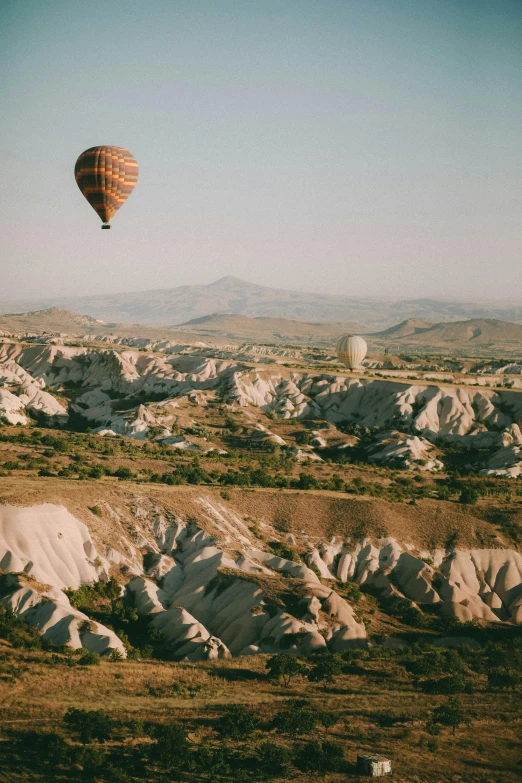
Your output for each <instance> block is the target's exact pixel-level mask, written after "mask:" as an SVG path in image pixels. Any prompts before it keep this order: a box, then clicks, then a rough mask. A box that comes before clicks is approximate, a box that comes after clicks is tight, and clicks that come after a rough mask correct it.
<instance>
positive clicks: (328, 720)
mask: <svg viewBox="0 0 522 783" xmlns="http://www.w3.org/2000/svg"><path fill="white" fill-rule="evenodd" d="M316 714H317V720H318V721H319V723H320V724H321V726H322V727H323V728H324V730H325V731H328V730H329V729H331V728H332V727H333V726H336V725H337V724H338V723H339V721H340V720H341V716H340V714H339V713H338V712H329V711H328V710H318V712H317V713H316Z"/></svg>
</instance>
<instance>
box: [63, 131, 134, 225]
mask: <svg viewBox="0 0 522 783" xmlns="http://www.w3.org/2000/svg"><path fill="white" fill-rule="evenodd" d="M74 176H75V178H76V184H77V185H78V187H79V188H80V190H81V192H82V193H83V195H84V196H85V198H86V199H87V201H88V202H89V204H90V205H91V207H92V208H93V209H94V211H95V212H96V213H97V214H98V217H99V218H100V219H101V220H102V222H103V225H102V228H110V225H109V220H110V219H111V218H112V216H113V215H114V213H115V212H116V211H117V210H118V209H119V208H120V207H121V205H122V204H124V203H125V202H126V201H127V199H128V197H129V196H130V194H131V193H132V191H133V190H134V186H135V185H136V182H137V181H138V164H137V163H136V160H135V159H134V157H133V156H132V155H131V153H130V152H129V151H128V150H125V149H123V147H108V146H105V145H103V146H101V147H90V148H89V149H88V150H85V152H82V154H81V155H80V157H79V158H78V160H77V161H76V166H75V167H74Z"/></svg>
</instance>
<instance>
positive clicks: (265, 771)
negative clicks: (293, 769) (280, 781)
mask: <svg viewBox="0 0 522 783" xmlns="http://www.w3.org/2000/svg"><path fill="white" fill-rule="evenodd" d="M256 755H257V760H258V762H259V770H260V772H261V774H262V775H263V776H264V777H267V778H276V777H277V778H279V777H284V776H285V775H286V771H287V768H288V765H289V764H290V759H291V754H290V752H289V751H288V750H287V749H286V748H284V747H282V746H281V745H276V743H275V742H268V741H267V742H263V743H261V745H259V746H258V748H257V754H256Z"/></svg>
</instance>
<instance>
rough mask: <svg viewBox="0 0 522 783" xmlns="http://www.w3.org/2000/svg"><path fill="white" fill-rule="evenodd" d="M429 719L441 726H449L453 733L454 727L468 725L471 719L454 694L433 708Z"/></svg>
mask: <svg viewBox="0 0 522 783" xmlns="http://www.w3.org/2000/svg"><path fill="white" fill-rule="evenodd" d="M431 721H432V723H434V724H440V725H441V726H450V727H451V728H452V730H453V734H455V731H456V729H458V727H459V726H461V725H462V724H464V725H466V726H469V724H470V723H471V720H470V718H469V715H468V713H467V712H466V710H465V709H464V707H463V706H462V704H461V703H460V701H459V699H457V697H456V696H453V697H452V698H451V699H448V701H447V702H446V703H445V704H441V705H440V707H436V708H435V709H434V710H433V714H432V717H431Z"/></svg>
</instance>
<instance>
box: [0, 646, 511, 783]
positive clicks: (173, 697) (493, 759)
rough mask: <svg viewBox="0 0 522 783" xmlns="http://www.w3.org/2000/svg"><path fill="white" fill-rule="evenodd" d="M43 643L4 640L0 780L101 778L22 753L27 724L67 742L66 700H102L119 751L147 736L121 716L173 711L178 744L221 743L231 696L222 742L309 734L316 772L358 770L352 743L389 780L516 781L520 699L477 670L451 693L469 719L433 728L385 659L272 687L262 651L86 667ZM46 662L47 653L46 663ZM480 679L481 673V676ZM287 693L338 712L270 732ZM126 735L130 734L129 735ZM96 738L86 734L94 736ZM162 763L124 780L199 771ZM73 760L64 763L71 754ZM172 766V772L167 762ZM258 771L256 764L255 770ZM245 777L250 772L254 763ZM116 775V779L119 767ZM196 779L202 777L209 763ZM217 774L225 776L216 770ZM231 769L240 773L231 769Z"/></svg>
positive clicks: (430, 702)
mask: <svg viewBox="0 0 522 783" xmlns="http://www.w3.org/2000/svg"><path fill="white" fill-rule="evenodd" d="M58 657H59V656H56V655H55V656H54V658H53V656H52V654H51V653H46V652H24V651H14V650H9V651H7V650H5V651H4V652H3V653H2V660H1V662H0V667H1V668H0V672H1V675H0V676H1V680H0V758H1V759H2V762H1V772H0V781H2V783H4V782H5V783H8V781H9V783H18V781H20V783H21V782H22V781H24V783H25V781H47V780H54V779H56V780H63V781H71V780H83V779H93V780H99V781H107V783H110V781H111V780H113V778H112V777H110V776H109V777H106V776H105V775H104V772H103V767H102V768H101V769H100V770H98V771H97V772H96V773H95V774H94V775H93V776H91V778H89V777H88V774H87V773H86V772H85V770H84V769H82V767H81V765H78V764H77V765H76V768H71V769H64V768H61V769H60V770H59V772H52V771H50V770H51V764H50V762H48V761H45V760H43V759H41V758H40V759H38V758H35V757H34V754H33V753H32V751H31V742H34V736H33V734H32V733H33V732H38V733H51V732H58V733H60V734H63V736H65V737H66V738H67V742H69V743H72V744H75V743H77V739H75V737H74V736H73V737H71V734H70V732H68V731H66V727H65V725H64V722H63V716H64V714H65V712H66V710H67V709H68V708H69V707H72V706H73V707H76V708H82V709H86V710H98V709H102V710H105V711H107V712H108V713H109V714H110V715H111V716H112V717H113V718H114V719H116V720H117V721H118V722H121V723H120V729H119V730H117V731H116V732H115V737H114V738H112V739H111V740H110V741H108V742H107V743H104V744H103V746H101V745H100V747H103V748H104V750H105V752H106V753H107V755H109V754H110V753H111V752H114V750H115V748H121V746H123V748H124V749H127V750H130V749H131V748H136V747H139V746H140V745H146V744H147V742H148V743H149V744H150V740H149V739H148V738H147V737H140V736H139V734H140V730H139V727H138V730H137V735H138V736H136V729H135V728H134V729H133V732H131V730H130V728H129V727H130V726H134V724H133V723H132V722H133V721H138V722H139V721H155V722H158V723H162V724H163V723H172V722H180V723H181V724H182V725H183V726H184V728H185V729H186V731H187V733H188V741H189V747H190V750H191V751H193V752H196V753H197V751H198V748H201V747H205V748H208V747H212V746H216V745H219V744H222V743H223V740H222V739H221V737H220V735H219V734H218V733H217V731H216V725H217V723H216V722H217V721H218V719H219V718H220V716H222V715H223V712H224V710H225V709H226V707H227V706H230V705H232V704H241V705H244V706H245V707H247V708H249V709H251V710H253V711H254V712H255V713H256V714H257V715H258V717H259V718H260V720H261V722H260V724H259V727H258V729H257V730H256V731H255V732H254V734H253V735H252V736H251V737H249V739H248V740H247V741H245V742H237V741H234V740H230V741H229V742H228V743H227V745H228V747H229V752H230V753H231V754H232V755H233V754H234V753H243V754H244V755H245V754H246V755H247V756H248V754H253V755H255V752H256V748H258V747H259V744H260V743H261V742H262V741H266V740H270V741H272V742H274V743H276V744H278V745H282V746H287V747H290V748H291V749H292V750H294V751H295V750H296V748H298V747H299V746H301V745H303V743H305V742H306V741H309V740H310V739H313V740H317V739H319V740H322V739H323V738H325V737H327V738H328V740H330V741H332V742H334V743H336V744H338V745H339V746H340V747H341V748H342V751H343V755H344V759H345V762H346V763H345V768H344V770H343V772H342V773H327V774H325V776H324V780H327V781H329V783H340V781H341V780H354V781H357V780H358V779H359V778H358V777H357V775H356V774H355V770H354V762H355V760H356V756H357V753H358V752H379V753H382V754H385V755H387V756H388V757H389V758H391V760H392V763H393V769H394V776H393V779H394V780H397V781H402V782H403V783H406V782H407V783H455V782H456V781H462V782H464V781H466V783H512V782H513V783H515V781H518V780H520V772H521V769H522V767H521V762H522V744H521V741H520V740H521V730H522V708H521V701H520V693H517V692H515V691H513V692H503V693H494V692H490V691H487V690H484V687H485V686H484V681H485V678H481V677H477V678H476V687H477V689H478V690H477V692H475V693H472V694H464V695H462V696H461V697H460V699H461V702H462V704H463V706H464V707H465V709H466V711H467V712H468V714H469V716H470V720H471V723H470V725H469V726H461V727H459V728H458V729H457V730H456V732H455V734H454V735H453V734H452V732H451V729H449V728H442V729H441V731H440V734H438V736H435V737H434V736H432V735H430V734H429V733H427V731H426V725H427V721H428V719H429V717H430V715H431V713H432V711H433V709H434V708H435V707H437V706H438V705H440V704H441V703H443V702H444V701H445V700H446V699H445V697H443V696H431V695H426V694H425V693H422V692H420V691H419V689H418V688H417V687H415V685H414V684H413V680H412V677H411V676H410V675H408V674H407V672H406V671H405V669H404V668H403V667H402V666H401V665H400V664H399V663H398V659H397V660H396V659H395V658H391V659H387V660H379V659H375V660H374V659H372V658H369V659H363V660H361V661H360V663H359V664H357V665H354V666H352V667H349V668H351V669H353V671H351V672H349V673H345V674H342V675H340V676H339V677H337V678H336V679H335V682H334V683H333V684H327V685H326V687H325V686H323V685H320V684H313V683H310V682H308V680H306V679H304V678H301V677H297V678H295V679H294V680H292V682H291V684H290V687H288V688H284V687H283V686H282V685H281V684H279V683H277V682H271V681H269V680H268V679H267V676H266V673H265V663H266V656H257V657H255V658H250V657H249V658H240V659H235V660H232V661H223V662H221V661H220V662H207V663H201V664H184V663H164V662H158V661H144V662H133V661H128V662H119V663H110V662H107V661H102V662H101V664H100V665H98V666H79V665H76V666H74V667H70V666H67V665H65V659H60V662H59V663H57V662H56V660H57V658H58ZM53 661H55V662H53ZM483 680H484V681H483ZM289 699H303V700H307V702H308V704H309V706H310V708H311V709H312V710H314V711H316V710H327V711H330V712H335V713H337V714H338V718H339V721H338V723H336V725H334V726H333V727H331V728H330V729H328V731H327V730H326V729H324V728H318V729H316V730H315V731H314V732H313V736H312V737H310V736H306V735H303V736H300V737H298V738H297V739H292V738H290V737H288V736H285V735H283V734H281V733H279V732H277V731H275V730H274V729H273V728H272V726H271V723H272V720H273V717H274V715H275V713H277V712H278V711H279V710H281V709H283V708H284V706H285V702H287V700H289ZM132 734H134V736H132ZM98 745H99V743H94V746H95V747H97V746H98ZM179 766H180V765H177V764H176V763H175V764H174V770H173V771H172V772H170V773H165V772H164V771H162V770H161V769H160V768H157V767H156V766H155V765H154V763H150V764H148V765H147V768H146V770H145V773H144V776H143V777H141V776H140V777H137V778H134V777H133V776H130V777H128V779H129V780H134V779H136V780H138V779H139V780H147V781H153V780H154V781H160V780H161V781H163V780H165V781H166V780H180V781H186V783H193V781H196V780H201V779H207V778H206V776H205V778H202V777H201V775H200V774H198V773H197V772H196V773H190V772H183V771H181V772H180V771H179ZM73 767H74V765H73ZM176 767H178V771H176ZM257 771H258V772H260V770H257ZM253 777H254V778H256V777H257V774H255V771H254V773H253ZM290 778H291V779H292V780H295V783H305V781H312V780H316V779H317V773H314V774H306V773H303V772H300V771H299V770H298V769H296V768H294V767H293V766H291V767H290V768H289V770H288V776H286V775H285V777H284V778H282V779H281V778H278V777H277V776H276V777H275V778H274V779H275V780H283V779H284V780H287V779H290ZM122 779H123V778H122ZM208 779H209V780H210V779H212V775H211V774H209V777H208ZM219 779H225V780H231V779H234V778H231V777H228V776H226V777H224V778H219ZM240 779H242V778H240Z"/></svg>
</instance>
